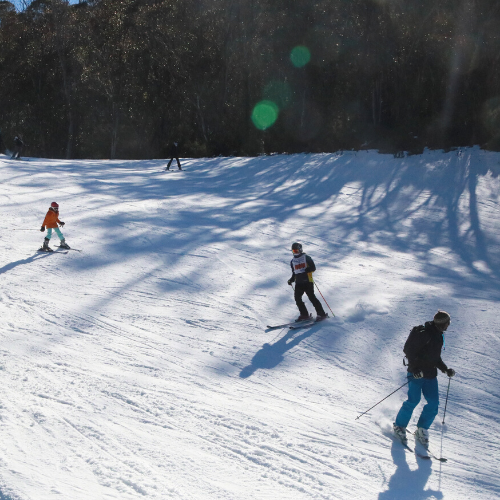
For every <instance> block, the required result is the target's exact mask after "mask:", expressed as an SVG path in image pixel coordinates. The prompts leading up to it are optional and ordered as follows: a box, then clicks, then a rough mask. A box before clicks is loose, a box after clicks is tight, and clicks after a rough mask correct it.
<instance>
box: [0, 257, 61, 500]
mask: <svg viewBox="0 0 500 500" xmlns="http://www.w3.org/2000/svg"><path fill="white" fill-rule="evenodd" d="M56 253H58V252H44V253H36V254H35V255H32V256H31V257H28V258H27V259H22V260H16V261H15V262H11V263H10V264H5V266H3V267H0V274H3V273H6V272H7V271H11V270H12V269H15V268H16V267H18V266H23V265H24V264H31V263H32V262H34V261H36V260H40V259H43V258H45V257H48V256H49V255H51V254H56ZM0 500H1V498H0Z"/></svg>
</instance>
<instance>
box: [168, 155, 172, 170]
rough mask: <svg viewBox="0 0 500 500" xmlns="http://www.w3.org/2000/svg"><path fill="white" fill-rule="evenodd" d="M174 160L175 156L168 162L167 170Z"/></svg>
mask: <svg viewBox="0 0 500 500" xmlns="http://www.w3.org/2000/svg"><path fill="white" fill-rule="evenodd" d="M172 160H173V158H170V161H169V162H168V165H167V170H168V169H169V168H170V165H172Z"/></svg>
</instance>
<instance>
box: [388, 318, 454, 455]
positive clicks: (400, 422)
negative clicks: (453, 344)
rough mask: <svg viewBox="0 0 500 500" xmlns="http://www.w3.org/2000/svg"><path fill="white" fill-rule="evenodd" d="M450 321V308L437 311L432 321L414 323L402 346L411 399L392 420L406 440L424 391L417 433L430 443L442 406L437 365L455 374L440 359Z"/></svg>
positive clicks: (425, 443) (416, 435)
mask: <svg viewBox="0 0 500 500" xmlns="http://www.w3.org/2000/svg"><path fill="white" fill-rule="evenodd" d="M450 322H451V318H450V315H449V314H448V313H447V312H445V311H438V312H437V313H436V314H435V315H434V319H433V321H427V322H426V323H425V325H420V326H415V327H414V328H413V329H412V330H411V332H410V335H409V337H408V340H407V341H406V343H405V346H404V348H403V351H404V353H405V354H406V357H407V358H408V400H407V401H405V402H404V403H403V406H402V407H401V409H400V410H399V413H398V414H397V417H396V421H395V422H394V424H393V430H394V434H395V435H396V436H397V437H398V438H399V439H401V441H403V443H406V441H407V438H406V427H407V426H408V423H409V422H410V419H411V416H412V413H413V410H414V409H415V407H416V406H417V405H418V403H419V402H420V397H421V394H423V395H424V398H425V399H426V401H427V404H426V405H425V406H424V408H423V409H422V414H421V415H420V418H419V419H418V422H417V431H416V433H415V437H416V439H418V440H419V441H420V442H421V443H422V444H423V445H424V446H426V447H427V446H428V445H429V428H430V426H431V424H432V422H433V421H434V418H435V417H436V415H437V413H438V406H439V391H438V382H437V368H439V369H440V370H441V371H442V372H443V373H446V375H448V377H453V375H455V371H454V370H452V369H451V368H448V367H447V366H446V365H445V364H444V362H443V360H442V359H441V349H442V347H443V345H444V332H445V331H446V330H447V329H448V327H449V326H450Z"/></svg>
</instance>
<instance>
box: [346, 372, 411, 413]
mask: <svg viewBox="0 0 500 500" xmlns="http://www.w3.org/2000/svg"><path fill="white" fill-rule="evenodd" d="M409 383H410V381H409V380H408V382H406V384H403V385H402V386H401V387H398V388H397V389H396V390H395V391H392V392H391V393H390V394H389V396H392V395H393V394H394V393H395V392H398V391H399V389H401V388H402V387H404V386H405V385H408V384H409ZM389 396H386V397H385V398H384V399H381V400H380V401H379V402H378V403H377V404H374V405H373V406H372V407H371V408H368V410H366V411H364V412H363V413H362V414H361V415H358V416H357V417H356V420H358V418H359V417H362V416H363V415H364V414H365V413H368V412H369V411H370V410H372V409H373V408H375V406H377V405H379V404H380V403H381V402H382V401H385V400H386V399H387V398H388V397H389Z"/></svg>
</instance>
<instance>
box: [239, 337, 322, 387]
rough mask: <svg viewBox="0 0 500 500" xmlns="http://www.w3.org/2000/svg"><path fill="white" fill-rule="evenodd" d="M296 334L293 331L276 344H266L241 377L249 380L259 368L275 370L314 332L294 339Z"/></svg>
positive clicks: (242, 371) (241, 373) (243, 370)
mask: <svg viewBox="0 0 500 500" xmlns="http://www.w3.org/2000/svg"><path fill="white" fill-rule="evenodd" d="M295 333H296V332H294V331H293V330H289V331H288V332H287V333H286V335H285V336H284V337H282V338H281V339H280V340H278V342H276V343H275V344H264V345H263V346H262V349H260V351H258V352H257V353H256V354H255V356H254V357H253V358H252V362H251V364H250V365H248V366H246V367H245V368H243V369H242V370H241V372H240V377H241V378H248V377H250V375H252V374H253V373H254V372H255V371H256V370H258V369H259V368H260V369H267V370H271V369H272V368H275V367H276V366H278V365H279V364H280V363H281V362H282V361H283V359H284V356H283V355H284V354H285V352H287V351H289V350H290V349H291V348H292V347H295V346H296V345H298V344H299V343H300V342H302V341H303V340H304V339H306V338H307V337H310V336H311V335H312V333H313V331H312V329H309V330H307V331H306V332H305V333H303V334H302V335H299V336H297V337H293V335H294V334H295Z"/></svg>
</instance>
